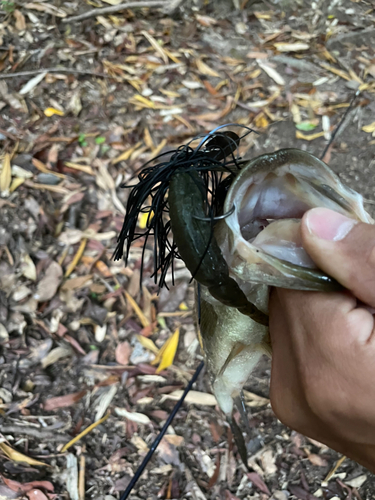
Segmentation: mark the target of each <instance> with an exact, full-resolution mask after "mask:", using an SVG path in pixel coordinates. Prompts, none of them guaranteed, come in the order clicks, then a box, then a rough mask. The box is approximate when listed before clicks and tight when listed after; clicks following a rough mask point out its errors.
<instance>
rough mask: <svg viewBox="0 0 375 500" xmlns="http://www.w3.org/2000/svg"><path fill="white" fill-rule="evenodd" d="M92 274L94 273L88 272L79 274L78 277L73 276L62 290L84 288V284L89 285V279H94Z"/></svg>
mask: <svg viewBox="0 0 375 500" xmlns="http://www.w3.org/2000/svg"><path fill="white" fill-rule="evenodd" d="M92 276H93V275H92V274H87V275H85V276H77V277H76V278H71V279H70V280H67V281H65V283H64V284H63V285H62V286H61V290H62V291H66V290H77V289H79V288H83V287H84V286H88V285H89V283H88V281H90V280H91V279H92Z"/></svg>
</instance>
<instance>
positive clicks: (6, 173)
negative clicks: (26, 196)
mask: <svg viewBox="0 0 375 500" xmlns="http://www.w3.org/2000/svg"><path fill="white" fill-rule="evenodd" d="M11 180H12V171H11V168H10V154H9V153H6V154H5V156H4V161H3V168H2V170H1V175H0V192H1V191H8V189H9V187H10V183H11Z"/></svg>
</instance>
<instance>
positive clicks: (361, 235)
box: [301, 208, 375, 307]
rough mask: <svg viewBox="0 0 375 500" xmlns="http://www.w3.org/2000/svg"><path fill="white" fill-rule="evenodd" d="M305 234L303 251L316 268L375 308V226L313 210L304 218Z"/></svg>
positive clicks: (302, 230) (302, 227) (317, 209)
mask: <svg viewBox="0 0 375 500" xmlns="http://www.w3.org/2000/svg"><path fill="white" fill-rule="evenodd" d="M301 232H302V243H303V247H304V248H305V250H306V251H307V253H308V254H309V255H310V257H311V258H312V259H313V261H314V262H315V264H316V265H317V266H318V267H319V268H320V269H321V270H322V271H324V272H326V273H327V274H328V275H329V276H331V277H332V278H335V279H336V280H337V281H338V282H339V283H341V284H342V285H343V286H344V287H345V288H347V289H348V290H350V291H351V292H352V293H353V294H354V295H355V296H356V297H357V298H358V299H360V300H361V301H362V302H365V303H366V304H368V305H370V306H371V307H375V225H371V224H365V223H363V222H359V221H357V220H354V219H349V218H348V217H345V216H344V215H342V214H339V213H337V212H334V211H332V210H328V209H327V208H313V209H312V210H309V211H308V212H306V213H305V215H304V216H303V219H302V223H301Z"/></svg>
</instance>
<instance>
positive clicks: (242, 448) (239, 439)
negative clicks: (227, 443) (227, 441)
mask: <svg viewBox="0 0 375 500" xmlns="http://www.w3.org/2000/svg"><path fill="white" fill-rule="evenodd" d="M227 419H228V423H229V425H230V428H231V430H232V433H233V438H234V442H235V443H236V445H237V449H238V453H239V454H240V457H241V460H242V462H243V464H244V466H245V467H246V469H247V470H249V466H248V465H247V448H246V443H245V440H244V437H243V435H242V432H241V429H240V428H239V427H238V425H237V423H236V421H235V420H234V418H233V417H229V416H228V417H227Z"/></svg>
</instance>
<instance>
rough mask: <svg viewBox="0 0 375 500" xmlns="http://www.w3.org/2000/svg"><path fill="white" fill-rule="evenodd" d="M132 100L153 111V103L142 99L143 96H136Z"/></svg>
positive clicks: (144, 98)
mask: <svg viewBox="0 0 375 500" xmlns="http://www.w3.org/2000/svg"><path fill="white" fill-rule="evenodd" d="M133 99H135V100H136V101H139V102H141V103H142V104H144V105H145V106H146V107H147V108H151V109H155V103H153V102H152V101H151V100H150V99H147V98H146V97H143V95H140V94H136V95H135V96H134V97H133Z"/></svg>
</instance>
